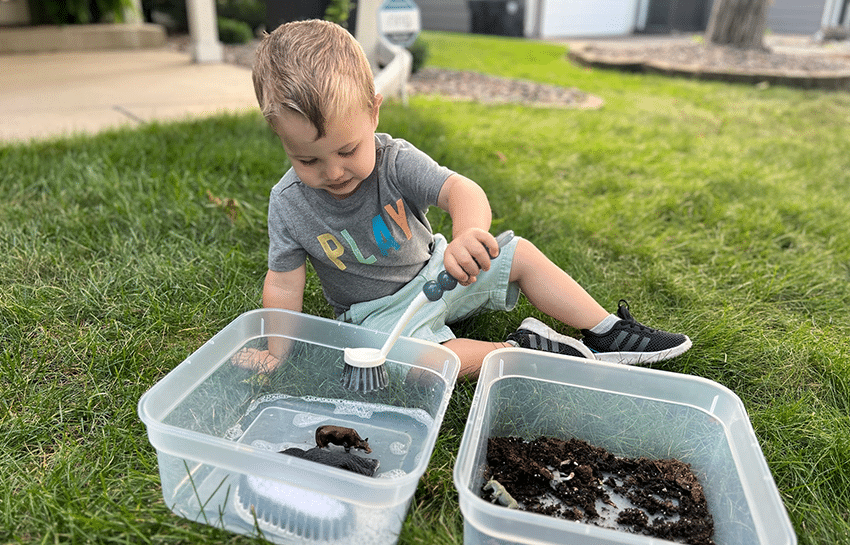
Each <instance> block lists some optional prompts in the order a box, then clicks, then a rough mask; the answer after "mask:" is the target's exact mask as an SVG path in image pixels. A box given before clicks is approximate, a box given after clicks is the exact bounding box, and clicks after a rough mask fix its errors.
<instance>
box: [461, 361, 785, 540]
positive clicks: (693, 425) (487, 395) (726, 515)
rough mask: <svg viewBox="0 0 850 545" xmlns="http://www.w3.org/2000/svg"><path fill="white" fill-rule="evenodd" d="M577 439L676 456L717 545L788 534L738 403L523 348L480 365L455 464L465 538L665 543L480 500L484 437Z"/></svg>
mask: <svg viewBox="0 0 850 545" xmlns="http://www.w3.org/2000/svg"><path fill="white" fill-rule="evenodd" d="M503 436H515V437H521V438H523V439H525V440H527V441H531V440H534V439H536V438H538V437H540V436H550V437H558V438H561V439H570V438H573V437H575V438H577V439H581V440H584V441H587V442H588V443H590V444H591V445H594V446H599V447H603V448H605V449H607V450H609V451H610V452H611V453H612V454H614V455H616V456H623V457H629V458H637V457H641V456H643V457H647V458H656V459H663V458H678V459H679V460H681V461H683V462H686V463H688V464H690V465H691V470H692V471H693V472H694V473H695V475H696V476H697V478H698V479H699V480H700V482H701V483H702V485H703V489H704V492H705V496H706V499H707V501H708V507H709V511H710V512H711V514H712V517H713V519H714V526H715V531H714V537H713V538H714V541H715V542H716V543H718V545H756V544H762V545H793V544H795V543H797V538H796V535H795V534H794V530H793V527H792V525H791V522H790V520H789V519H788V514H787V513H786V511H785V507H784V506H783V504H782V500H781V498H780V496H779V492H778V490H777V489H776V484H775V483H774V481H773V478H772V477H771V474H770V470H769V469H768V466H767V463H766V462H765V459H764V455H763V454H762V452H761V449H760V447H759V444H758V441H757V440H756V437H755V434H754V433H753V428H752V426H751V424H750V421H749V417H748V416H747V413H746V410H745V409H744V405H743V403H741V400H740V399H739V398H738V397H737V396H736V395H735V394H734V393H732V392H731V391H730V390H728V389H727V388H725V387H723V386H721V385H719V384H717V383H715V382H712V381H710V380H706V379H703V378H699V377H694V376H689V375H683V374H676V373H668V372H664V371H657V370H652V369H645V368H640V367H629V366H623V365H616V364H609V363H604V362H592V363H589V362H587V360H581V359H577V358H570V357H566V356H556V355H550V354H545V353H540V352H532V351H528V350H522V349H511V348H509V349H503V350H498V351H496V352H493V353H491V354H490V355H489V356H488V357H487V359H486V360H485V362H484V365H483V368H482V371H481V376H480V378H479V379H478V385H477V388H476V390H475V397H474V398H473V401H472V406H471V409H470V412H469V418H468V420H467V423H466V429H465V431H464V434H463V439H462V441H461V444H460V450H459V452H458V458H457V462H456V464H455V468H454V481H455V486H456V487H457V490H458V495H459V498H460V508H461V512H462V513H463V517H464V543H465V544H467V545H470V544H479V543H480V544H484V543H486V544H502V545H512V544H534V543H558V544H563V543H569V544H577V545H602V544H613V543H619V544H632V545H650V544H661V543H670V542H669V541H666V540H661V539H658V538H652V537H648V536H643V535H637V534H632V533H628V532H627V531H621V530H617V529H610V528H604V527H599V526H595V525H593V524H586V523H582V522H574V521H567V520H562V519H558V518H554V517H549V516H545V515H540V514H536V513H530V512H524V511H520V510H514V509H507V508H504V507H502V506H500V505H494V504H491V503H490V502H488V501H486V500H484V499H482V498H480V497H479V491H480V490H481V487H482V485H483V484H484V480H483V472H484V468H485V466H486V463H487V460H486V455H487V440H488V439H489V438H490V437H503Z"/></svg>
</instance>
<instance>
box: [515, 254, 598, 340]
mask: <svg viewBox="0 0 850 545" xmlns="http://www.w3.org/2000/svg"><path fill="white" fill-rule="evenodd" d="M511 282H517V283H518V284H519V288H520V290H521V291H522V293H524V294H525V296H526V297H527V298H528V300H529V301H530V302H531V304H532V305H534V306H535V307H536V308H537V309H538V310H540V311H541V312H543V313H544V314H546V315H548V316H551V317H552V318H555V319H556V320H558V321H559V322H562V323H564V324H567V325H569V326H572V327H575V328H576V329H590V328H592V327H594V326H596V325H597V324H599V322H601V321H602V320H604V319H605V318H606V317H607V316H608V314H609V313H608V311H606V310H605V309H604V308H602V306H601V305H599V303H597V302H596V300H595V299H594V298H593V297H591V296H590V294H589V293H587V292H586V291H585V290H584V288H582V287H581V286H580V285H579V284H578V282H576V281H575V280H573V279H572V277H571V276H570V275H568V274H567V273H566V272H564V271H563V270H562V269H561V268H560V267H558V266H557V265H555V264H554V263H553V262H552V261H551V260H550V259H549V258H548V257H546V256H545V255H544V254H543V252H541V251H540V250H538V249H537V247H536V246H535V245H534V244H532V243H530V242H528V241H527V240H525V239H520V240H519V243H518V244H517V247H516V252H515V253H514V260H513V264H512V266H511Z"/></svg>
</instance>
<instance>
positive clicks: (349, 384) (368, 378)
mask: <svg viewBox="0 0 850 545" xmlns="http://www.w3.org/2000/svg"><path fill="white" fill-rule="evenodd" d="M389 382H390V377H389V375H387V369H386V367H385V366H384V365H383V364H381V365H378V366H376V367H365V368H364V367H355V366H353V365H349V364H347V363H346V364H345V368H344V369H343V370H342V386H343V388H345V389H346V390H351V391H353V392H360V393H362V394H368V393H369V392H374V391H375V390H383V389H384V388H386V387H387V384H389Z"/></svg>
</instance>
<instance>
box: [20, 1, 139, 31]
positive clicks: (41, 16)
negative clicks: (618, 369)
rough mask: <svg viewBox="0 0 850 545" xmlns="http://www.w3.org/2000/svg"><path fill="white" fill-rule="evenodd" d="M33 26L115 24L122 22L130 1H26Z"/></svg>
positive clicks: (130, 3) (130, 4) (130, 6)
mask: <svg viewBox="0 0 850 545" xmlns="http://www.w3.org/2000/svg"><path fill="white" fill-rule="evenodd" d="M28 2H29V9H30V18H31V20H32V23H33V24H35V25H68V24H87V23H116V22H122V21H123V20H124V10H125V9H128V8H132V7H133V3H132V1H131V0H95V1H93V2H92V1H90V0H28Z"/></svg>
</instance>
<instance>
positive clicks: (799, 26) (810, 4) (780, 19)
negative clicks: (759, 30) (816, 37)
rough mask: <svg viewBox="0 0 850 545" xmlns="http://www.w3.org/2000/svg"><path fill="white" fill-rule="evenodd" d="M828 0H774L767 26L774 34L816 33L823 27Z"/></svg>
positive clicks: (768, 14) (768, 13)
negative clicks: (822, 22) (824, 10)
mask: <svg viewBox="0 0 850 545" xmlns="http://www.w3.org/2000/svg"><path fill="white" fill-rule="evenodd" d="M825 4H826V0H773V5H772V6H770V9H769V11H768V12H767V28H768V30H770V31H771V32H773V33H774V34H814V33H815V32H817V31H818V30H820V27H821V18H822V17H823V8H824V6H825Z"/></svg>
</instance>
